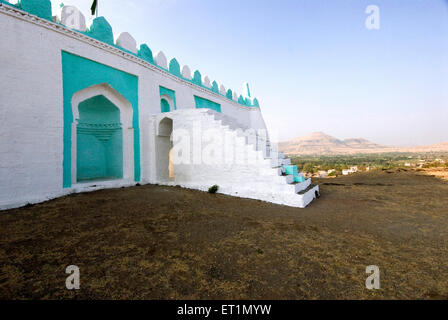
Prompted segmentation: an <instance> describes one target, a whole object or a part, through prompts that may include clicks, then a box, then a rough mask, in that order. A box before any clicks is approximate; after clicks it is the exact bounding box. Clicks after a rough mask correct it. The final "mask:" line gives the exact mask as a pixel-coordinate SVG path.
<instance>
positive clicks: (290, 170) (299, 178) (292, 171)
mask: <svg viewBox="0 0 448 320" xmlns="http://www.w3.org/2000/svg"><path fill="white" fill-rule="evenodd" d="M283 168H284V169H285V174H288V175H292V176H294V182H304V181H305V180H306V179H305V177H304V176H303V175H299V169H298V168H297V166H283Z"/></svg>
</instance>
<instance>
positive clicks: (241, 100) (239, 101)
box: [238, 95, 246, 105]
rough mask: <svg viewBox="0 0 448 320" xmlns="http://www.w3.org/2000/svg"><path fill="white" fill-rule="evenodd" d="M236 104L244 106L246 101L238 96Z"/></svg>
mask: <svg viewBox="0 0 448 320" xmlns="http://www.w3.org/2000/svg"><path fill="white" fill-rule="evenodd" d="M238 103H239V104H242V105H246V100H244V98H243V96H242V95H240V96H239V97H238Z"/></svg>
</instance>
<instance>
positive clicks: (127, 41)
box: [116, 32, 137, 53]
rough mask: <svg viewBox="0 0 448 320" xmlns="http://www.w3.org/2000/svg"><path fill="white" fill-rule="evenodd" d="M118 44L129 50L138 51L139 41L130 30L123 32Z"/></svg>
mask: <svg viewBox="0 0 448 320" xmlns="http://www.w3.org/2000/svg"><path fill="white" fill-rule="evenodd" d="M116 44H117V46H119V47H122V48H123V49H125V50H127V51H129V52H132V53H137V41H135V39H134V38H133V37H132V36H131V35H130V34H129V33H128V32H122V33H121V34H120V36H119V37H118V38H117V41H116Z"/></svg>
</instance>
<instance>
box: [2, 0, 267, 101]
mask: <svg viewBox="0 0 448 320" xmlns="http://www.w3.org/2000/svg"><path fill="white" fill-rule="evenodd" d="M1 3H3V4H5V5H9V6H12V7H14V8H16V9H20V10H23V11H26V12H28V13H30V14H32V15H36V16H38V17H40V18H43V19H46V20H49V21H53V22H55V23H58V24H61V25H63V26H65V27H67V28H70V29H72V30H74V31H77V32H80V33H82V34H84V35H86V36H89V37H92V38H94V39H97V40H99V41H102V42H104V43H106V44H109V45H111V46H114V47H116V48H119V49H121V50H123V51H125V52H127V53H129V54H131V55H134V56H136V57H138V58H140V59H142V60H144V61H146V62H147V63H149V64H151V65H153V66H155V67H157V68H159V69H161V70H163V71H166V72H168V73H170V74H171V75H174V76H176V77H178V78H180V79H182V80H185V81H188V82H190V83H192V84H194V85H196V86H199V87H201V88H204V89H206V90H208V91H210V92H213V93H215V94H217V95H220V96H221V97H223V98H226V99H229V100H231V101H233V102H236V103H238V104H240V105H241V106H245V107H252V108H253V107H255V108H259V106H260V105H259V101H258V99H257V98H252V97H251V94H250V90H249V85H248V84H247V83H244V84H243V94H238V93H237V92H236V91H235V90H232V89H228V88H226V87H225V86H224V85H223V84H218V82H217V81H212V80H211V79H210V78H209V77H208V76H207V75H203V74H202V73H201V72H200V71H199V70H195V71H194V72H193V71H192V70H191V69H190V67H189V66H188V65H183V66H181V65H180V64H179V62H178V60H177V59H176V58H172V59H171V60H169V61H168V59H167V57H166V55H165V53H164V52H163V51H158V52H157V53H156V54H153V52H152V50H151V49H150V47H149V46H148V45H147V44H141V45H140V46H139V48H137V42H136V40H135V39H134V38H133V37H132V35H130V34H129V33H128V32H122V33H120V35H119V36H118V37H115V36H114V33H113V28H112V26H111V25H110V24H109V23H108V21H107V20H106V19H105V18H104V17H98V18H95V19H94V20H93V22H92V24H91V25H90V27H89V28H87V26H86V18H85V16H84V15H83V13H82V12H81V11H79V10H78V9H77V8H76V7H74V6H64V7H62V8H60V10H59V12H58V14H57V16H55V17H52V8H51V2H50V0H21V1H19V2H18V3H17V4H12V3H9V2H8V1H7V0H0V4H1ZM114 39H116V40H114Z"/></svg>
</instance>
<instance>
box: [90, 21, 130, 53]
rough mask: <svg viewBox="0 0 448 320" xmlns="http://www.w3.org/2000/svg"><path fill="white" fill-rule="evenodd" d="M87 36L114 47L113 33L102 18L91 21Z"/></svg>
mask: <svg viewBox="0 0 448 320" xmlns="http://www.w3.org/2000/svg"><path fill="white" fill-rule="evenodd" d="M87 34H88V35H90V36H91V37H92V38H95V39H97V40H100V41H102V42H105V43H107V44H110V45H113V46H114V33H113V31H112V27H111V25H110V24H109V22H107V20H106V19H105V18H104V17H98V18H95V19H93V23H92V25H91V26H90V29H89V30H88V31H87ZM121 49H122V48H121Z"/></svg>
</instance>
